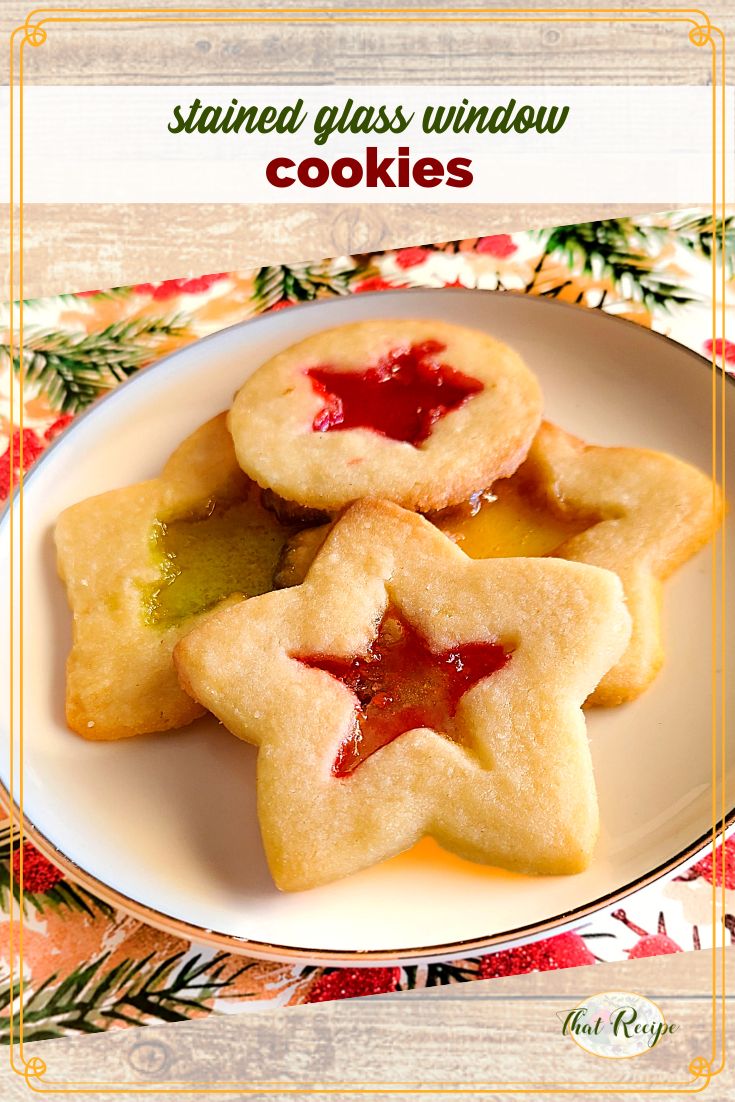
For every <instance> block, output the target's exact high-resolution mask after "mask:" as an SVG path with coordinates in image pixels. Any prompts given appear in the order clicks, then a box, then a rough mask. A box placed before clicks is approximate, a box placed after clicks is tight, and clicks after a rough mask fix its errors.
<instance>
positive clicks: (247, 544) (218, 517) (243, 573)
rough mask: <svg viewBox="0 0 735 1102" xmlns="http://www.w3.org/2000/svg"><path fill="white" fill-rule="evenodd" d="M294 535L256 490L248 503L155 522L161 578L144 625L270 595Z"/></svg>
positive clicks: (217, 505) (150, 591)
mask: <svg viewBox="0 0 735 1102" xmlns="http://www.w3.org/2000/svg"><path fill="white" fill-rule="evenodd" d="M292 534H293V528H291V527H287V526H286V525H284V524H281V522H280V521H279V520H278V519H277V517H275V516H274V515H273V513H270V512H268V510H267V509H264V508H263V506H262V505H261V504H260V501H259V496H258V491H257V489H255V488H253V492H252V493H251V494H250V495H249V497H248V498H246V499H245V500H244V501H237V502H229V503H222V502H217V501H209V502H206V503H205V504H204V505H203V506H202V508H201V509H197V510H196V511H195V512H192V513H190V514H188V515H186V516H183V517H172V518H170V519H168V520H161V519H159V520H157V521H156V522H155V524H154V526H153V529H152V531H151V537H150V538H151V550H152V552H153V555H154V558H155V560H156V564H157V565H158V568H159V570H160V575H161V579H160V581H159V582H156V583H154V584H153V585H151V586H148V587H146V590H145V592H144V596H143V615H144V618H145V621H146V623H147V624H151V625H156V626H157V627H171V626H172V625H174V624H178V623H180V622H181V621H182V620H186V619H187V618H188V617H190V616H194V615H195V614H196V613H198V612H204V611H205V610H206V609H209V608H212V607H213V606H214V605H216V604H217V603H218V602H219V601H221V600H223V598H225V597H229V596H230V595H231V594H233V593H240V594H242V595H243V596H244V597H255V596H257V595H258V594H259V593H267V592H268V591H269V590H271V589H272V588H273V573H274V571H275V568H276V565H277V563H278V559H279V557H280V554H281V551H282V550H283V546H284V544H285V543H286V541H287V540H288V539H289V537H290V536H291V535H292Z"/></svg>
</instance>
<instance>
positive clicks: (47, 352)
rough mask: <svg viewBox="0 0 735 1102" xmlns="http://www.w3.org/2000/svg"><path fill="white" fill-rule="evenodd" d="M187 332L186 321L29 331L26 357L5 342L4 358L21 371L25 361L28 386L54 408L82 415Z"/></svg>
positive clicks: (143, 320)
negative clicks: (35, 388) (79, 330)
mask: <svg viewBox="0 0 735 1102" xmlns="http://www.w3.org/2000/svg"><path fill="white" fill-rule="evenodd" d="M186 332H187V329H186V324H185V319H184V318H182V317H173V318H169V319H166V318H137V319H135V320H133V321H119V322H115V323H114V324H112V325H108V326H107V328H105V329H102V330H101V331H100V332H98V333H69V332H65V331H62V330H50V329H46V330H41V329H35V330H34V329H27V330H26V333H25V341H24V346H23V352H22V357H21V355H20V353H19V350H18V349H17V348H13V349H12V356H11V348H10V345H8V344H2V343H0V357H2V356H4V357H8V358H11V359H12V363H13V366H14V368H15V370H16V371H18V372H20V370H21V361H22V367H23V370H24V371H25V378H26V381H27V382H30V383H37V384H38V386H39V388H40V389H42V390H43V391H45V393H46V397H47V398H48V400H49V402H50V403H51V406H52V407H53V408H54V409H56V410H59V411H60V412H63V413H78V412H79V410H81V409H84V407H85V406H88V405H89V404H90V402H93V401H94V399H95V398H97V397H99V396H100V394H103V393H105V392H106V391H108V390H111V389H112V388H113V387H114V386H116V385H117V384H118V383H120V382H122V381H123V380H124V379H126V378H128V376H130V375H132V374H133V373H134V372H135V371H137V370H138V368H139V367H142V366H143V365H144V364H146V363H150V361H151V360H154V359H155V358H156V355H157V352H158V349H159V348H160V346H161V343H162V342H163V341H164V340H166V339H168V338H170V337H180V336H184V335H185V334H186Z"/></svg>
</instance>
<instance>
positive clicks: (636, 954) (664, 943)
mask: <svg viewBox="0 0 735 1102" xmlns="http://www.w3.org/2000/svg"><path fill="white" fill-rule="evenodd" d="M681 952H683V950H682V948H681V946H679V945H677V944H676V942H675V941H673V940H672V939H671V938H670V937H669V936H668V934H646V936H645V937H642V938H641V939H640V941H637V942H636V943H635V945H634V946H633V948H632V949H629V950H628V956H629V958H630V959H631V960H638V959H639V958H641V957H661V956H663V955H664V954H665V953H681Z"/></svg>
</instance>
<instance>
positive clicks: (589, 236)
mask: <svg viewBox="0 0 735 1102" xmlns="http://www.w3.org/2000/svg"><path fill="white" fill-rule="evenodd" d="M665 235H666V228H665V227H663V226H653V225H643V224H640V223H637V222H634V221H633V220H632V219H630V218H609V219H606V220H603V221H600V222H582V223H579V224H577V225H573V226H557V227H555V228H554V229H550V230H543V231H541V234H540V237H541V240H542V242H543V253H542V255H541V257H540V259H539V261H538V263H537V265H536V268H535V270H534V273H533V277H532V279H531V281H530V282H529V284H528V286H527V287H526V290H527V291H532V290H533V289H534V287H535V285H536V283H537V281H538V279H539V276H540V275H541V273H542V270H543V267H544V263H545V261H546V259H547V257H550V256H553V257H557V258H559V259H561V260H563V262H564V264H565V266H566V267H567V268H568V269H569V271H570V273H575V272H576V273H579V274H582V275H590V276H593V277H594V278H598V279H603V278H604V279H609V280H610V281H611V282H612V283H613V284H614V286H615V289H616V291H617V292H618V294H619V295H620V297H621V298H622V299H624V300H632V301H633V302H640V303H642V304H643V305H644V306H646V307H647V308H648V309H653V308H658V309H661V310H670V309H672V308H675V307H677V306H684V305H686V304H687V303H689V302H695V301H697V295H696V294H694V293H693V292H691V291H688V290H685V289H684V288H683V287H681V286H679V285H678V284H676V283H674V282H672V281H671V279H669V278H668V277H667V276H666V275H665V273H664V272H660V271H656V257H655V252H654V250H655V249H656V247H657V246H659V245H660V243H661V242H662V241H663V240H664V238H665ZM568 282H569V281H568V280H566V281H565V283H564V284H560V285H557V286H555V287H552V288H550V289H549V290H547V291H545V292H544V294H545V295H548V296H550V297H555V296H556V295H558V294H559V293H560V291H561V290H563V287H564V286H566V285H567V284H568Z"/></svg>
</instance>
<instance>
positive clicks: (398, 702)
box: [294, 607, 510, 777]
mask: <svg viewBox="0 0 735 1102" xmlns="http://www.w3.org/2000/svg"><path fill="white" fill-rule="evenodd" d="M294 657H296V658H297V659H298V661H299V662H303V664H304V665H305V666H310V667H312V668H313V669H318V670H324V671H325V672H326V673H329V674H331V676H332V677H335V678H337V680H338V681H341V682H342V684H343V685H346V686H347V688H348V689H350V691H351V692H352V693H353V694H354V695H355V697H356V701H355V722H354V725H353V727H352V729H351V730H350V733H349V735H348V736H347V738H346V739H345V740H344V742H343V743H342V745H341V746H340V748H339V751H338V753H337V757H336V759H335V762H334V765H333V766H332V774H333V776H335V777H347V776H348V775H349V774H350V773H352V772H353V770H355V769H356V768H357V767H358V765H360V764H361V763H362V762H364V761H365V760H366V759H367V758H369V757H370V756H371V754H374V753H375V752H376V750H380V749H382V747H383V746H387V745H388V743H389V742H393V740H394V739H396V738H398V737H399V735H403V734H405V733H406V731H413V730H415V729H416V728H418V727H429V728H431V729H432V730H434V731H437V732H439V733H440V734H445V735H450V736H451V729H452V726H453V724H452V720H453V718H454V716H455V714H456V711H457V707H458V706H459V702H460V700H461V699H462V697H463V696H464V694H465V693H466V692H468V690H469V689H471V688H472V687H473V686H474V685H476V684H477V682H478V681H481V680H482V679H483V678H485V677H488V676H489V674H492V673H495V672H496V671H497V670H500V669H502V667H503V666H504V665H505V664H506V662H508V660H509V658H510V654H509V652H507V651H506V650H505V648H504V647H503V646H502V645H501V644H500V643H479V642H471V643H459V644H457V646H455V647H452V648H451V649H450V650H444V651H434V650H432V649H431V647H430V646H429V644H428V643H427V641H426V640H425V639H424V638H423V636H422V635H421V634H420V633H419V632H418V631H417V630H416V629H415V628H414V627H413V626H412V625H411V624H409V623H408V622H407V621H406V620H405V618H404V617H403V616H402V615H401V614H400V612H398V611H397V610H396V609H395V608H392V607H389V608H388V610H387V611H386V613H385V615H384V616H383V619H382V620H381V623H380V626H379V627H378V632H377V635H376V637H375V639H374V640H373V642H372V644H371V645H370V648H369V650H368V652H367V654H365V655H360V656H358V657H356V658H333V657H329V656H323V655H295V656H294Z"/></svg>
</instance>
